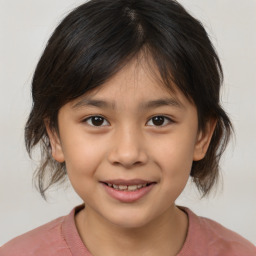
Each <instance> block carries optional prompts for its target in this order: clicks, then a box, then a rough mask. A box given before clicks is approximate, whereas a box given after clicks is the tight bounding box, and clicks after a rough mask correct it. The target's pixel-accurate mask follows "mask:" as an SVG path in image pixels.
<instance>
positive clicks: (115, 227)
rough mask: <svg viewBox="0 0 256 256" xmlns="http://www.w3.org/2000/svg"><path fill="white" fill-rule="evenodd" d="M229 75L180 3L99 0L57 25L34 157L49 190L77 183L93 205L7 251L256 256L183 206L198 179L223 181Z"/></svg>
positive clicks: (46, 60)
mask: <svg viewBox="0 0 256 256" xmlns="http://www.w3.org/2000/svg"><path fill="white" fill-rule="evenodd" d="M221 82H222V69H221V64H220V61H219V59H218V56H217V54H216V52H215V50H214V48H213V46H212V44H211V42H210V40H209V38H208V36H207V33H206V32H205V30H204V28H203V27H202V25H201V24H200V22H198V21H197V20H196V19H195V18H193V17H192V16H191V15H189V14H188V13H187V12H186V10H184V9H183V7H182V6H180V5H179V4H178V3H177V2H176V1H172V0H136V1H135V0H133V1H132V0H115V1H111V0H92V1H90V2H88V3H85V4H83V5H81V6H80V7H78V8H77V9H76V10H74V11H73V12H71V13H70V14H69V15H68V16H67V17H66V18H65V19H64V20H63V21H62V22H61V24H60V25H59V26H58V27H57V28H56V30H55V32H54V33H53V35H52V37H51V38H50V40H49V42H48V44H47V47H46V49H45V51H44V53H43V55H42V57H41V59H40V61H39V63H38V66H37V68H36V71H35V74H34V78H33V83H32V95H33V108H32V111H31V113H30V116H29V119H28V121H27V125H26V130H25V139H26V146H27V149H28V152H29V153H30V152H31V150H32V148H34V147H35V146H36V145H38V144H40V145H41V150H42V159H41V165H40V166H39V168H38V171H37V180H38V187H39V189H40V192H41V194H42V196H43V197H45V192H46V190H47V189H48V188H49V187H50V186H52V185H53V184H55V183H58V182H61V181H63V180H64V179H65V178H66V177H67V176H68V178H69V179H70V181H71V184H72V186H73V187H74V189H75V191H76V192H77V194H78V195H79V196H80V197H81V198H82V200H83V201H84V204H83V205H81V206H78V207H76V208H75V209H73V210H72V212H71V213H70V214H69V215H68V216H65V217H60V218H58V219H56V220H54V221H52V222H50V223H48V224H45V225H43V226H41V227H39V228H37V229H35V230H33V231H30V232H28V233H26V234H24V235H22V236H20V237H18V238H15V239H13V240H12V241H10V242H9V243H7V244H6V245H4V246H3V247H2V248H1V249H0V255H1V256H2V255H3V256H8V255H12V256H16V255H17V256H18V255H19V256H23V255H37V256H41V255H61V256H65V255H74V256H76V255H77V256H78V255H79V256H80V255H87V256H89V255H96V256H97V255H104V256H105V255H111V256H112V255H135V256H136V255H149V256H150V255H168V256H169V255H179V256H181V255H204V256H205V255H222V256H225V255H247V256H249V255H256V249H255V247H254V245H252V244H251V243H250V242H248V241H247V240H245V239H244V238H242V237H241V236H239V235H238V234H236V233H234V232H232V231H230V230H228V229H226V228H224V227H223V226H221V225H220V224H218V223H216V222H214V221H211V220H209V219H206V218H202V217H198V216H197V215H195V214H194V213H193V212H192V211H191V210H189V209H188V208H185V207H180V206H176V205H175V200H176V198H177V197H178V196H179V195H180V193H181V192H182V190H183V189H184V187H185V185H186V183H187V180H188V178H189V176H191V177H192V179H193V181H194V182H195V184H196V185H197V187H198V189H199V191H201V192H202V195H206V194H208V193H209V191H210V190H211V188H212V187H213V185H214V184H215V182H216V181H217V178H218V169H219V160H220V156H221V154H222V153H223V151H224V149H225V147H226V145H227V142H228V140H229V137H230V134H231V131H232V125H231V122H230V120H229V118H228V116H227V115H226V113H225V111H224V110H223V109H222V107H221V106H220V102H219V91H220V86H221Z"/></svg>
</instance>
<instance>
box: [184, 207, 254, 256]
mask: <svg viewBox="0 0 256 256" xmlns="http://www.w3.org/2000/svg"><path fill="white" fill-rule="evenodd" d="M183 209H184V210H185V211H186V212H187V214H188V216H189V230H188V235H187V241H186V242H185V243H188V244H189V248H190V250H191V249H192V250H193V248H195V249H196V250H197V251H198V249H199V248H202V251H203V252H204V254H202V255H209V256H213V255H222V256H229V255H232V256H236V255H237V256H238V255H239V256H240V255H246V256H253V255H254V256H255V255H256V247H255V246H254V245H253V244H252V243H251V242H249V241H248V240H246V239H245V238H243V237H242V236H240V235H239V234H237V233H235V232H233V231H232V230H230V229H227V228H226V227H224V226H222V225H221V224H219V223H217V222H216V221H213V220H210V219H208V218H204V217H199V216H197V215H196V214H194V213H193V212H192V211H191V210H189V209H187V208H183ZM198 241H200V242H198ZM198 246H199V247H198ZM184 255H185V254H184ZM200 255H201V254H200Z"/></svg>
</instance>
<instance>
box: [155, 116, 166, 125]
mask: <svg viewBox="0 0 256 256" xmlns="http://www.w3.org/2000/svg"><path fill="white" fill-rule="evenodd" d="M153 123H154V125H158V126H159V125H162V124H163V123H164V118H163V117H162V116H155V117H153Z"/></svg>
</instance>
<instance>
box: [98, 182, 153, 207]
mask: <svg viewBox="0 0 256 256" xmlns="http://www.w3.org/2000/svg"><path fill="white" fill-rule="evenodd" d="M102 184H103V186H104V188H105V190H106V191H107V193H108V194H109V195H110V196H111V197H113V198H114V199H116V200H119V201H121V202H124V203H132V202H135V201H137V200H139V199H141V198H142V197H144V196H145V195H147V194H148V193H149V192H150V191H151V189H152V188H153V186H154V185H155V183H152V184H150V185H149V186H146V187H142V188H140V189H138V190H135V191H122V190H116V189H114V188H112V187H109V186H108V185H106V184H105V183H102Z"/></svg>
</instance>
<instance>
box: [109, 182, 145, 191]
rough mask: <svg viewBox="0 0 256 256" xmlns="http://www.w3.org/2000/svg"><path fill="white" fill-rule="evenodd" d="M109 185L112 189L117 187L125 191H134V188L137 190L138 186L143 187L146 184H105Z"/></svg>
mask: <svg viewBox="0 0 256 256" xmlns="http://www.w3.org/2000/svg"><path fill="white" fill-rule="evenodd" d="M107 185H108V186H109V187H112V188H114V189H117V190H122V191H124V190H126V191H135V190H138V189H140V188H144V187H146V186H147V184H138V185H129V186H127V185H116V184H110V183H108V184H107Z"/></svg>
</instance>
